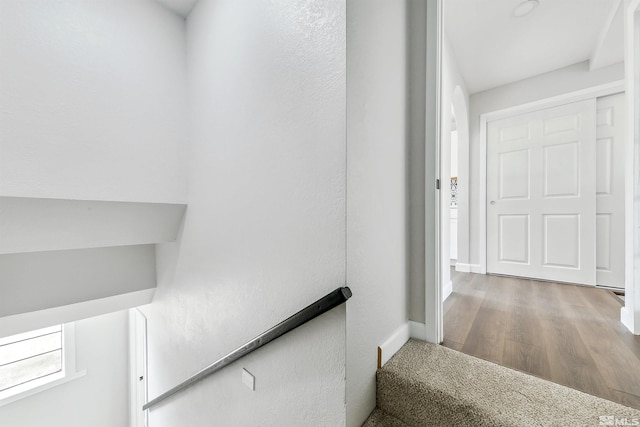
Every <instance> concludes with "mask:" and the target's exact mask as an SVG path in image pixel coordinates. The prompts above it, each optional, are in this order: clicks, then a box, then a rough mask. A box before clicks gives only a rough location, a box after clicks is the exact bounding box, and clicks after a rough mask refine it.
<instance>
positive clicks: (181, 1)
mask: <svg viewBox="0 0 640 427" xmlns="http://www.w3.org/2000/svg"><path fill="white" fill-rule="evenodd" d="M156 1H157V2H158V3H160V4H161V5H163V6H166V7H167V8H169V9H171V10H172V11H174V12H175V13H177V14H178V15H180V16H182V17H184V18H186V17H187V15H189V13H190V12H191V10H192V9H193V8H194V6H195V5H196V3H198V0H156Z"/></svg>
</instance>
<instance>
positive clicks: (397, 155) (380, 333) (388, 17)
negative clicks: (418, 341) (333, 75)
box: [347, 0, 424, 426]
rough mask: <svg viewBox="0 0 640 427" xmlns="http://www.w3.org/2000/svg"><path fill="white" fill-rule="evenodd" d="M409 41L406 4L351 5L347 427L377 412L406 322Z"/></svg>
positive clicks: (351, 0) (381, 0)
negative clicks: (385, 359)
mask: <svg viewBox="0 0 640 427" xmlns="http://www.w3.org/2000/svg"><path fill="white" fill-rule="evenodd" d="M406 42H407V4H406V2H404V1H386V0H375V1H371V0H348V1H347V53H348V58H349V59H348V62H347V117H348V123H347V165H348V167H347V170H348V177H347V195H348V199H347V283H348V284H349V286H350V287H351V288H352V290H353V293H354V297H353V299H352V301H350V302H349V303H348V306H347V341H348V354H347V418H348V422H347V425H348V426H360V425H361V424H362V423H363V422H364V420H365V419H366V417H367V416H368V415H369V413H370V412H371V411H372V410H373V408H374V407H375V372H376V366H377V347H378V346H379V345H380V344H382V343H383V342H384V341H385V340H386V339H387V338H388V337H389V336H390V335H391V334H392V333H393V331H394V330H395V329H396V328H398V327H399V326H400V325H403V324H405V323H406V322H407V311H408V291H407V265H406V262H407V237H406V236H407V231H408V230H407V228H406V227H407V225H406V224H407V219H406V218H407V195H406V194H407V105H406V103H407V99H406V94H407V92H406V91H407V56H406V55H407V54H406V49H407V46H406ZM422 77H423V78H424V74H423V76H422ZM423 140H424V139H423ZM423 174H424V171H423ZM423 268H424V267H423ZM422 295H424V282H423V290H422ZM423 301H424V300H423ZM422 316H423V318H424V304H422Z"/></svg>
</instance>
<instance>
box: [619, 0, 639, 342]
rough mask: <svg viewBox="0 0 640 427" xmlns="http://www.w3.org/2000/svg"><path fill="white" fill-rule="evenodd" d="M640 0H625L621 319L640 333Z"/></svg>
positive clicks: (632, 330)
mask: <svg viewBox="0 0 640 427" xmlns="http://www.w3.org/2000/svg"><path fill="white" fill-rule="evenodd" d="M638 13H640V0H631V1H628V2H625V11H624V19H625V29H624V32H625V35H624V37H625V75H626V83H627V153H626V162H627V163H626V164H625V167H626V172H625V173H626V176H625V186H626V187H625V203H626V206H625V235H626V236H627V240H626V242H625V245H626V246H625V294H626V295H625V305H624V307H622V308H621V310H620V321H621V322H622V324H623V325H624V326H626V327H627V329H629V330H630V331H631V333H633V334H636V335H640V276H639V271H638V268H639V265H638V264H639V263H640V261H638V259H637V257H638V253H639V252H640V243H639V235H638V234H639V231H638V225H639V224H638V221H639V220H640V204H639V203H638V202H637V201H636V200H637V195H638V193H639V192H640V188H639V187H640V186H639V184H638V181H637V177H638V175H639V174H640V159H639V158H638V156H639V155H640V153H639V150H640V147H639V141H638V139H639V137H640V99H639V98H638V94H639V91H640V20H639V19H636V14H638Z"/></svg>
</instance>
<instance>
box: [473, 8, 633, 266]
mask: <svg viewBox="0 0 640 427" xmlns="http://www.w3.org/2000/svg"><path fill="white" fill-rule="evenodd" d="M638 1H640V0H638ZM624 90H625V81H624V80H619V81H615V82H611V83H606V84H603V85H599V86H595V87H591V88H587V89H582V90H578V91H575V92H569V93H566V94H563V95H558V96H554V97H552V98H546V99H541V100H538V101H534V102H529V103H527V104H522V105H517V106H514V107H509V108H505V109H502V110H497V111H491V112H489V113H483V114H481V115H480V191H479V202H480V209H479V214H480V221H479V225H480V233H479V242H478V245H479V248H478V249H479V254H480V271H479V273H480V274H486V273H487V123H489V122H491V121H494V120H500V119H505V118H507V117H511V116H513V115H516V114H525V113H531V112H534V111H538V110H542V109H545V108H551V107H557V106H560V105H564V104H569V103H572V102H578V101H584V100H586V99H590V98H598V97H602V96H607V95H613V94H616V93H620V92H623V91H624Z"/></svg>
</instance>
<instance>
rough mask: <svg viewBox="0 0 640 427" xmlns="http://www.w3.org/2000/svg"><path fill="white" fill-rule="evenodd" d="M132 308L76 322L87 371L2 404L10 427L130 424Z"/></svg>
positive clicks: (2, 420) (0, 419) (80, 361)
mask: <svg viewBox="0 0 640 427" xmlns="http://www.w3.org/2000/svg"><path fill="white" fill-rule="evenodd" d="M127 319H128V318H127V312H126V311H120V312H117V313H112V314H107V315H103V316H99V317H93V318H90V319H85V320H81V321H79V322H76V328H75V330H76V368H77V370H79V371H81V370H86V371H87V374H86V375H85V376H83V377H80V378H78V379H75V380H73V381H71V382H68V383H65V384H62V385H59V386H56V387H53V388H51V389H48V390H45V391H43V392H40V393H37V394H34V395H32V396H29V397H26V398H24V399H22V400H18V401H16V402H13V403H10V404H8V405H6V406H3V407H1V408H0V425H2V426H7V427H14V426H15V427H18V426H19V427H42V426H64V427H86V426H92V427H124V426H126V425H127V423H128V412H127V410H128V398H129V397H128V396H129V395H128V384H129V383H128V380H127V374H128V368H127V366H128V360H127V359H128V355H129V353H128V320H127Z"/></svg>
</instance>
